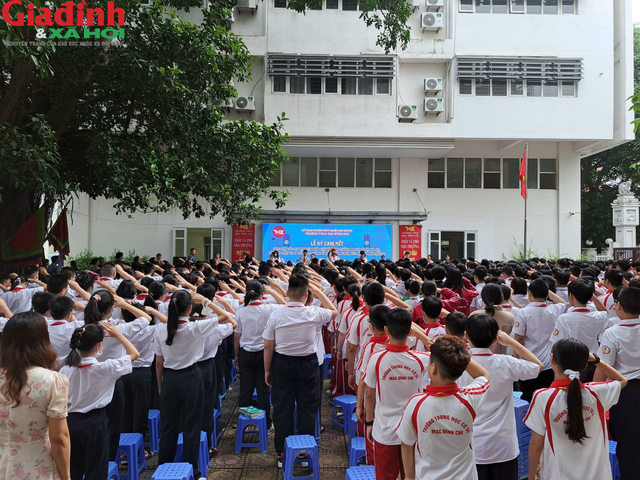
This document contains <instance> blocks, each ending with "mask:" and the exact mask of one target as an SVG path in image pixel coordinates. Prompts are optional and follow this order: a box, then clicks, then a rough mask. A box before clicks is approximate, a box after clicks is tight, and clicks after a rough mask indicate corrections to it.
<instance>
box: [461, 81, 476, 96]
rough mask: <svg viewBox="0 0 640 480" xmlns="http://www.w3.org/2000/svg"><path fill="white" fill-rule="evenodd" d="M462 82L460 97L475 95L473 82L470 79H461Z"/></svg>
mask: <svg viewBox="0 0 640 480" xmlns="http://www.w3.org/2000/svg"><path fill="white" fill-rule="evenodd" d="M459 82H460V95H473V80H471V79H470V78H461V79H460V80H459Z"/></svg>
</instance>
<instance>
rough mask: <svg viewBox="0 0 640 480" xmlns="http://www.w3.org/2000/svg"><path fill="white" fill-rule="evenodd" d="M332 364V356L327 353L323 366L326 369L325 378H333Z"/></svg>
mask: <svg viewBox="0 0 640 480" xmlns="http://www.w3.org/2000/svg"><path fill="white" fill-rule="evenodd" d="M330 363H331V354H330V353H327V354H326V355H325V356H324V363H323V364H322V368H323V369H324V378H331V372H332V370H333V369H332V367H331V366H330V365H329V364H330Z"/></svg>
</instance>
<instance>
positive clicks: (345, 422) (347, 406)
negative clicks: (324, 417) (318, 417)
mask: <svg viewBox="0 0 640 480" xmlns="http://www.w3.org/2000/svg"><path fill="white" fill-rule="evenodd" d="M356 402H357V398H356V396H355V395H340V396H339V397H336V398H334V399H333V413H332V414H331V426H332V427H333V426H334V425H335V426H336V427H339V428H341V429H342V431H343V432H344V433H345V435H348V434H349V419H350V418H351V415H353V412H354V411H355V409H356ZM338 408H340V409H341V410H342V412H340V413H336V409H338ZM340 419H342V422H337V421H336V420H340Z"/></svg>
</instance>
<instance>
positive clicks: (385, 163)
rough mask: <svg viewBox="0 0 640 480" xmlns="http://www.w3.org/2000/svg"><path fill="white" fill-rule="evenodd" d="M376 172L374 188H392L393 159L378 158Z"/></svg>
mask: <svg viewBox="0 0 640 480" xmlns="http://www.w3.org/2000/svg"><path fill="white" fill-rule="evenodd" d="M375 168H376V169H375V172H374V176H373V178H374V182H375V183H374V187H376V188H391V173H392V172H391V159H390V158H376V159H375Z"/></svg>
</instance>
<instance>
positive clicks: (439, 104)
mask: <svg viewBox="0 0 640 480" xmlns="http://www.w3.org/2000/svg"><path fill="white" fill-rule="evenodd" d="M442 112H444V102H443V101H442V98H440V97H437V98H425V99H424V114H425V115H428V114H430V113H435V114H436V115H440V113H442Z"/></svg>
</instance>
